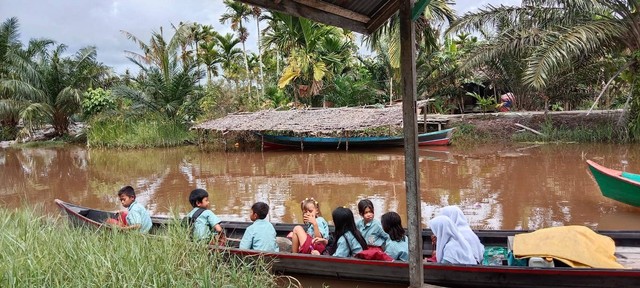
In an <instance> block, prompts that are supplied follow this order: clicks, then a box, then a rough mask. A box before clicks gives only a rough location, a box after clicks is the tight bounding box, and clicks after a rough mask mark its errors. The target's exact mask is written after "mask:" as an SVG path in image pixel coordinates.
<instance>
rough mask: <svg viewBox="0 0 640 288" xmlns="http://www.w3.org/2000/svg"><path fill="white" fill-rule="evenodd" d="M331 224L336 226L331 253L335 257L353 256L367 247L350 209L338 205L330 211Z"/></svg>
mask: <svg viewBox="0 0 640 288" xmlns="http://www.w3.org/2000/svg"><path fill="white" fill-rule="evenodd" d="M331 216H332V217H333V224H334V225H335V226H336V235H335V238H334V239H333V245H332V247H334V251H333V253H332V254H331V255H333V256H336V257H353V256H354V255H356V254H358V253H360V252H362V251H363V250H365V249H367V242H366V241H365V240H364V238H363V237H362V235H361V234H360V231H358V229H357V228H356V223H355V221H353V213H352V212H351V210H350V209H347V208H344V207H338V208H336V209H335V210H333V213H331Z"/></svg>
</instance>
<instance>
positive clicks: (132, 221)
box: [118, 186, 151, 233]
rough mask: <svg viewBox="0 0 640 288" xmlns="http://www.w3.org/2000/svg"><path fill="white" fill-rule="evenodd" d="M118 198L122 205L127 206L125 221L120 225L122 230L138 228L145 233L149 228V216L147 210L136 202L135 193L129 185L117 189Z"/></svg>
mask: <svg viewBox="0 0 640 288" xmlns="http://www.w3.org/2000/svg"><path fill="white" fill-rule="evenodd" d="M118 198H120V203H122V206H124V207H125V208H127V210H128V211H127V217H126V220H127V223H126V225H124V226H121V227H120V229H123V230H134V229H138V230H139V231H140V232H141V233H147V232H149V230H151V216H150V215H149V211H147V209H145V208H144V206H142V204H140V203H138V202H136V193H135V191H134V190H133V187H131V186H125V187H122V189H120V191H118Z"/></svg>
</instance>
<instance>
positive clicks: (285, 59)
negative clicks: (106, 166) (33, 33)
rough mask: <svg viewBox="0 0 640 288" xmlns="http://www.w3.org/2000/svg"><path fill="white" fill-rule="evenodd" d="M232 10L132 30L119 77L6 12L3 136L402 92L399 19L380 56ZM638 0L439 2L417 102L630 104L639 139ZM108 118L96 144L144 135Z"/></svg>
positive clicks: (424, 33) (426, 24) (421, 41)
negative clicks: (210, 18)
mask: <svg viewBox="0 0 640 288" xmlns="http://www.w3.org/2000/svg"><path fill="white" fill-rule="evenodd" d="M224 5H225V8H226V11H225V13H224V14H223V15H221V17H220V19H219V21H220V22H221V23H223V24H225V25H230V27H231V29H232V31H233V32H234V33H226V34H221V33H219V31H216V29H215V28H214V27H213V26H211V25H204V24H199V23H189V22H180V23H179V25H173V24H172V25H171V29H167V30H165V29H163V28H162V27H160V29H159V30H156V31H154V32H151V37H150V38H149V40H148V41H143V40H142V39H143V38H141V37H138V36H136V35H133V34H131V33H129V32H126V31H122V32H123V35H124V37H126V38H127V39H129V40H131V41H133V42H134V43H135V44H136V45H137V47H138V51H127V56H128V59H129V60H131V63H132V64H133V65H134V66H135V67H136V69H137V70H138V74H137V75H135V76H134V75H131V74H130V72H129V71H126V72H125V73H124V74H123V75H116V74H115V73H113V72H112V71H110V70H109V69H108V67H106V66H104V65H102V64H101V63H97V62H96V60H95V55H96V50H95V49H94V48H92V47H86V48H82V49H80V50H79V51H77V53H76V54H75V55H73V56H65V55H66V54H63V53H62V52H63V51H64V50H65V48H66V46H65V45H64V44H55V43H54V41H51V40H32V41H30V42H29V43H28V45H23V44H22V43H21V42H20V41H19V40H18V35H19V33H18V32H19V26H18V20H17V19H15V18H10V19H7V20H6V21H5V22H4V23H3V24H2V27H1V29H0V125H1V126H2V127H1V128H2V129H0V138H2V139H11V138H13V137H15V135H24V134H26V133H19V131H18V130H19V129H27V130H28V129H33V128H36V127H39V126H41V125H43V124H51V125H53V126H54V127H55V129H56V132H57V133H56V134H57V135H58V136H59V135H62V134H65V133H67V127H68V124H69V123H70V122H71V121H74V120H78V119H82V117H81V116H84V117H85V118H89V120H90V118H93V117H98V118H100V117H106V116H104V115H102V114H105V113H107V114H108V115H111V116H113V115H116V116H115V117H116V119H119V117H120V118H123V117H124V118H127V117H131V116H132V115H135V119H138V120H139V119H142V118H141V117H144V115H154V116H153V117H152V118H153V120H152V122H153V121H156V120H158V118H157V117H161V118H164V119H163V120H162V121H161V122H163V123H173V124H175V125H176V126H175V127H176V129H177V127H178V126H182V129H188V128H189V126H190V125H192V123H195V122H199V121H203V120H206V119H211V118H217V117H222V116H224V115H226V114H228V113H232V112H239V111H256V110H259V109H267V108H272V109H292V108H300V107H310V106H311V107H322V106H325V105H329V106H334V107H342V106H361V105H381V104H387V103H392V102H393V101H394V100H397V99H400V98H401V97H400V95H401V92H402V87H401V85H400V69H399V68H400V65H399V64H400V61H399V59H400V39H399V21H398V17H397V15H395V16H394V17H392V18H391V19H390V20H389V21H388V22H387V23H385V24H384V25H383V26H382V27H381V28H380V29H379V30H378V31H376V32H375V33H373V34H372V35H370V36H367V37H364V40H363V43H364V44H366V46H368V48H369V49H370V50H371V51H372V52H373V53H374V54H372V55H370V56H362V55H358V52H359V51H358V45H357V42H356V37H355V36H354V34H353V33H351V32H349V31H346V30H343V29H340V28H336V27H332V26H327V25H323V24H319V23H316V22H313V21H310V20H308V19H303V18H297V17H293V16H290V15H287V14H283V13H279V12H274V11H265V10H262V9H260V8H258V7H252V6H250V5H247V4H243V3H239V2H235V1H232V0H225V1H224ZM636 6H637V3H636V2H634V1H622V0H595V1H592V0H569V1H557V0H525V1H523V3H522V4H521V5H516V6H497V7H494V6H491V5H488V6H485V7H483V8H480V9H478V10H476V11H470V12H468V13H466V14H465V15H463V16H462V17H457V16H456V13H455V11H454V10H453V8H452V5H451V3H450V2H447V1H445V0H434V1H430V3H429V5H428V6H427V8H426V9H425V11H424V13H423V14H422V15H420V16H419V19H418V20H417V21H416V22H415V23H416V42H417V43H416V49H417V58H416V71H417V79H416V80H417V90H418V95H417V97H418V99H431V100H432V102H431V104H430V106H431V107H430V109H429V110H430V111H434V112H437V113H466V112H481V111H491V110H492V106H493V105H494V103H496V102H499V97H500V95H501V94H504V93H507V92H511V93H513V95H515V99H516V100H515V102H514V103H512V104H513V109H515V110H545V111H546V110H549V109H551V110H555V111H559V110H573V109H589V108H591V107H592V106H593V107H597V108H598V109H611V108H625V109H627V111H629V112H630V113H628V114H627V115H626V119H627V125H626V129H621V130H620V131H628V132H630V136H631V137H615V139H623V140H627V139H632V138H633V137H635V138H640V137H639V136H638V135H640V100H639V99H640V86H639V85H638V83H640V82H639V81H638V80H637V75H638V73H637V72H638V71H637V69H638V68H637V67H640V65H638V63H639V62H638V61H639V60H638V59H640V58H639V57H638V55H640V52H639V51H638V50H639V49H640V48H639V47H640V44H639V43H640V40H639V38H638V36H637V35H636V34H637V33H635V32H634V31H636V30H637V29H636V26H637V25H636V24H635V23H637V22H638V17H639V16H638V13H636V12H635V11H637V7H636ZM251 22H255V25H256V27H257V28H258V31H259V33H258V35H257V36H258V37H257V39H258V43H257V45H256V46H257V47H258V49H257V50H258V51H248V50H247V49H246V47H247V45H246V44H247V43H246V42H247V41H248V39H249V38H248V35H249V30H248V29H247V27H248V25H249V24H250V23H251ZM261 23H263V24H266V25H264V26H262V27H265V28H264V29H261V28H260V27H261ZM441 28H445V29H446V33H445V34H441V33H440V32H441V31H442V30H443V29H441ZM252 33H253V32H252ZM54 44H55V45H54ZM601 91H602V93H600V92H601ZM118 115H120V116H118ZM124 115H126V116H124ZM158 115H161V116H158ZM118 121H119V120H112V122H114V123H115V122H118ZM19 123H23V124H24V126H23V127H22V126H19V125H18V124H19ZM95 123H101V125H97V126H95V125H92V126H91V127H92V128H91V129H94V128H96V129H97V128H100V129H103V130H102V131H101V132H99V133H89V134H91V135H93V136H92V137H89V138H90V139H91V140H92V141H94V142H93V143H113V144H109V145H100V146H108V147H113V146H117V145H121V144H123V143H125V142H131V140H133V139H131V138H130V139H129V140H128V141H120V142H115V140H114V139H115V138H112V140H108V141H107V140H106V139H104V140H105V141H101V140H100V137H114V135H122V132H116V131H113V133H111V132H106V131H107V130H104V129H107V127H109V129H116V130H118V129H119V128H118V127H123V126H127V125H130V124H127V125H121V124H118V125H106V124H104V123H105V122H104V120H95ZM141 123H145V121H141ZM173 124H172V125H173ZM178 124H180V125H178ZM142 126H145V127H151V126H148V125H147V124H144V125H142ZM160 126H162V125H160ZM153 127H156V126H153ZM129 128H132V127H129ZM168 130H169V131H173V132H175V133H178V130H174V129H168ZM173 132H172V133H173ZM183 132H184V131H183ZM139 133H141V134H139ZM160 134H163V135H164V132H163V133H158V135H160ZM128 136H130V137H133V138H136V137H138V138H140V139H138V140H137V141H133V142H136V143H139V144H135V145H133V146H135V147H138V145H142V144H140V143H147V144H144V145H142V146H147V145H155V144H152V143H159V144H160V145H167V144H166V143H171V144H168V145H177V144H175V143H178V142H181V141H178V140H175V139H184V138H185V137H184V135H183V133H178V134H177V135H173V136H171V137H169V138H171V139H174V140H169V141H167V142H163V141H155V140H154V141H149V138H150V136H149V133H145V132H144V131H143V130H141V129H132V130H129V133H128ZM587 138H589V137H587ZM591 138H593V137H591ZM595 138H597V137H595ZM595 138H594V139H595ZM115 143H121V144H115ZM127 147H129V146H127Z"/></svg>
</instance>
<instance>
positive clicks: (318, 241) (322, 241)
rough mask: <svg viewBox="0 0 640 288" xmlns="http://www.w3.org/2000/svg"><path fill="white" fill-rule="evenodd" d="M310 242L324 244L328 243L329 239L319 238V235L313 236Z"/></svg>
mask: <svg viewBox="0 0 640 288" xmlns="http://www.w3.org/2000/svg"><path fill="white" fill-rule="evenodd" d="M311 243H313V244H316V243H323V244H324V245H327V244H329V240H327V239H324V238H320V237H315V238H313V240H311Z"/></svg>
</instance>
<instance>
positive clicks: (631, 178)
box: [587, 160, 640, 207]
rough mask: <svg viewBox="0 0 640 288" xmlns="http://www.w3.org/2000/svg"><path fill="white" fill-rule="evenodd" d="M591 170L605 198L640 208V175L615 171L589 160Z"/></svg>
mask: <svg viewBox="0 0 640 288" xmlns="http://www.w3.org/2000/svg"><path fill="white" fill-rule="evenodd" d="M587 164H588V165H589V170H590V171H591V174H593V178H595V179H596V183H598V187H600V192H602V195H604V196H605V197H608V198H611V199H613V200H617V201H620V202H622V203H625V204H629V205H633V206H636V207H640V182H639V181H640V174H633V173H629V172H623V171H618V170H614V169H611V168H607V167H604V166H602V165H599V164H598V163H596V162H593V161H591V160H587Z"/></svg>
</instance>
